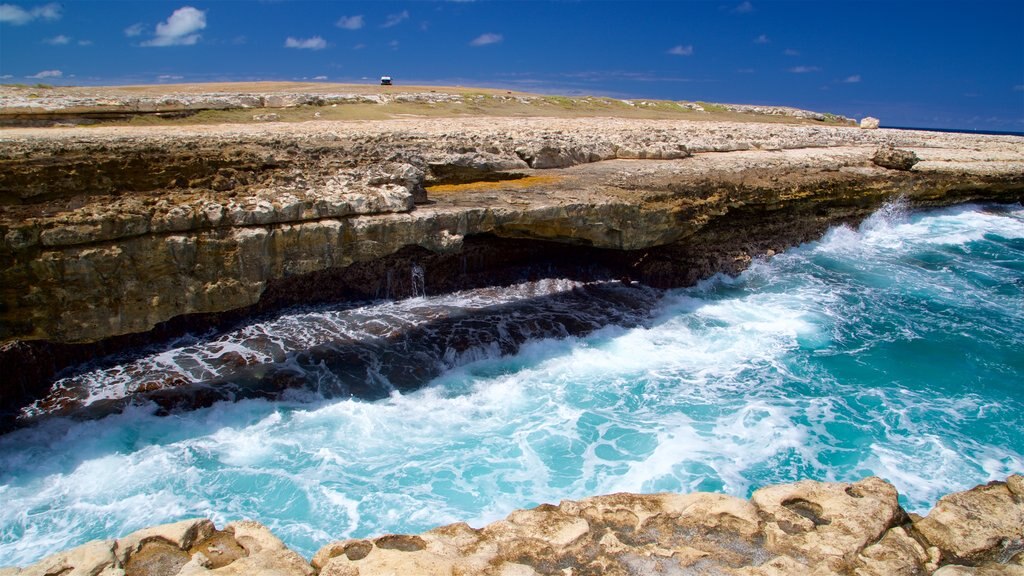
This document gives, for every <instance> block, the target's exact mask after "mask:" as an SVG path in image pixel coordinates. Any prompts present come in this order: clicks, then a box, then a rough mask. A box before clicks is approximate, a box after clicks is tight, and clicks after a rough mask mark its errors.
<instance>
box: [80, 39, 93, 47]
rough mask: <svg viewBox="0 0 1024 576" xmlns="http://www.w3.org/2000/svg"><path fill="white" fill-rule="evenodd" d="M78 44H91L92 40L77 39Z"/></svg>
mask: <svg viewBox="0 0 1024 576" xmlns="http://www.w3.org/2000/svg"><path fill="white" fill-rule="evenodd" d="M78 45H79V46H92V40H79V41H78Z"/></svg>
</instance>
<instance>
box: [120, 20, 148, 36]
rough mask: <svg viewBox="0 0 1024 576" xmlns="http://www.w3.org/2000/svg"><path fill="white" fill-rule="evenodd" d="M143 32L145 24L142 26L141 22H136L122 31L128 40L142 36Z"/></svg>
mask: <svg viewBox="0 0 1024 576" xmlns="http://www.w3.org/2000/svg"><path fill="white" fill-rule="evenodd" d="M145 30H146V25H145V24H143V23H142V22H136V23H135V24H132V25H131V26H129V27H127V28H125V29H124V35H125V36H127V37H129V38H134V37H136V36H142V33H143V32H144V31H145Z"/></svg>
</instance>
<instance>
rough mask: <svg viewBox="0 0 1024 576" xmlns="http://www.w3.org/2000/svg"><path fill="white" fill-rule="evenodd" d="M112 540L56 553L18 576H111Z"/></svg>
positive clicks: (114, 567)
mask: <svg viewBox="0 0 1024 576" xmlns="http://www.w3.org/2000/svg"><path fill="white" fill-rule="evenodd" d="M115 547H116V542H115V541H114V540H96V541H93V542H89V543H87V544H83V545H81V546H79V547H77V548H72V549H71V550H67V551H64V552H58V553H57V554H54V555H52V556H48V557H46V558H43V559H42V560H40V561H39V562H37V563H35V564H33V565H31V566H29V567H27V568H25V569H23V570H22V571H21V572H18V576H54V575H60V576H98V575H100V574H103V575H104V576H113V575H114V574H116V573H117V569H118V568H119V567H118V566H117V558H116V557H115V555H114V550H115Z"/></svg>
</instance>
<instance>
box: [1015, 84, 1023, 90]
mask: <svg viewBox="0 0 1024 576" xmlns="http://www.w3.org/2000/svg"><path fill="white" fill-rule="evenodd" d="M1013 91H1014V92H1024V84H1017V85H1016V86H1014V87H1013Z"/></svg>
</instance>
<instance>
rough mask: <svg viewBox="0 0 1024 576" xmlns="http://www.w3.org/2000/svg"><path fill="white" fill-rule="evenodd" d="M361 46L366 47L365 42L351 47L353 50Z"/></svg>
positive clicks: (360, 48) (359, 48)
mask: <svg viewBox="0 0 1024 576" xmlns="http://www.w3.org/2000/svg"><path fill="white" fill-rule="evenodd" d="M363 48H366V44H362V43H360V44H356V45H355V46H353V47H352V49H353V50H362V49H363Z"/></svg>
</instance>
